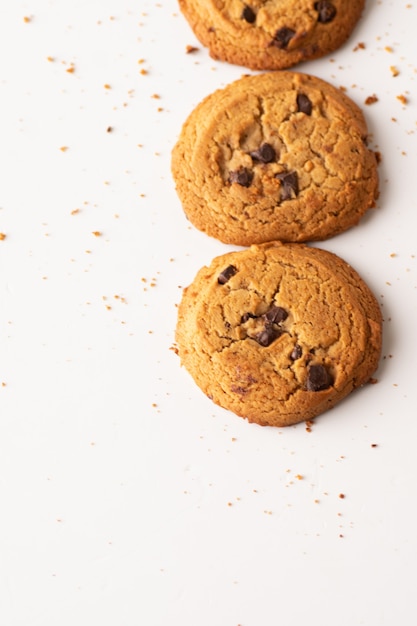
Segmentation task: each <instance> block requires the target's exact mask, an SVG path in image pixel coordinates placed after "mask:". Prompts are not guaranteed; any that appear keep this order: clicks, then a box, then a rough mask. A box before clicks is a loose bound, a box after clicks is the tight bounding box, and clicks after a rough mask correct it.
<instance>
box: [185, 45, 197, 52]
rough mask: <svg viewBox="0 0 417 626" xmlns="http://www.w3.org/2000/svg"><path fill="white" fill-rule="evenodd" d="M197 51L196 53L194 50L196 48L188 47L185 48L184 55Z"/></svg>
mask: <svg viewBox="0 0 417 626" xmlns="http://www.w3.org/2000/svg"><path fill="white" fill-rule="evenodd" d="M197 51H198V48H196V46H190V45H188V46H186V47H185V52H186V54H192V53H193V52H197Z"/></svg>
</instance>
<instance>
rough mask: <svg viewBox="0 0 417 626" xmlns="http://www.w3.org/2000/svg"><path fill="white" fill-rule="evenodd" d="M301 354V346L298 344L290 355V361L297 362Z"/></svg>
mask: <svg viewBox="0 0 417 626" xmlns="http://www.w3.org/2000/svg"><path fill="white" fill-rule="evenodd" d="M302 354H303V350H302V348H301V346H299V345H298V344H296V345H295V346H294V348H293V350H292V352H291V354H290V359H291V360H292V361H297V359H300V358H301V355H302Z"/></svg>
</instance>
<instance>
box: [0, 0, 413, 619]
mask: <svg viewBox="0 0 417 626" xmlns="http://www.w3.org/2000/svg"><path fill="white" fill-rule="evenodd" d="M24 18H27V19H26V20H25V19H24ZM416 18H417V4H416V3H415V2H414V1H413V0H412V2H410V5H407V2H406V0H401V1H399V0H391V1H389V0H380V1H375V0H368V2H367V3H366V10H365V12H364V14H363V17H362V19H361V22H360V24H359V25H358V27H357V28H356V30H355V32H354V33H353V34H352V37H351V38H350V40H349V41H348V42H347V43H346V45H344V46H343V47H342V48H341V49H340V50H339V51H337V52H335V53H334V54H332V55H329V56H327V57H325V58H323V59H320V60H317V61H314V62H310V63H305V64H303V65H302V66H298V67H297V69H298V70H300V71H304V72H307V73H311V74H315V75H317V76H319V77H321V78H324V79H326V80H328V81H330V82H332V83H333V84H335V85H337V86H343V87H345V88H346V89H347V93H348V95H349V96H350V97H351V98H352V99H353V100H354V101H355V102H357V103H358V104H359V105H360V106H363V110H364V112H365V115H366V119H367V122H368V125H369V130H370V135H371V147H372V148H374V149H375V150H378V151H380V153H381V155H382V162H381V165H380V167H379V172H380V178H381V183H380V191H381V193H380V197H379V200H378V207H377V208H376V209H375V210H371V211H370V212H369V213H368V214H367V216H366V217H365V218H364V219H363V220H362V222H361V223H360V225H359V226H357V227H356V228H354V229H352V230H350V231H348V232H346V233H344V234H343V235H340V236H338V237H335V238H334V239H330V240H328V241H327V242H325V243H323V244H320V245H321V247H323V248H326V249H328V250H331V251H333V252H335V253H336V254H339V255H340V256H341V257H343V258H344V259H345V260H346V261H348V262H350V263H351V264H352V265H353V266H354V267H355V268H356V269H357V270H358V271H359V272H360V274H361V275H362V276H363V278H364V279H365V280H366V281H367V282H368V284H369V285H370V287H371V288H372V289H373V291H374V292H375V294H376V296H377V298H378V300H379V302H380V303H381V306H382V310H383V314H384V320H385V323H384V346H383V355H382V359H381V364H380V368H379V370H378V372H377V373H376V377H377V378H378V383H377V384H376V385H368V386H366V387H365V388H363V389H362V390H360V391H358V392H355V393H354V394H352V395H351V396H350V397H349V398H348V399H346V400H345V401H344V402H343V403H341V404H340V405H339V406H338V407H336V408H335V409H333V410H332V411H330V412H328V413H327V414H325V415H323V416H322V417H320V418H318V419H316V420H315V423H314V425H313V428H312V432H307V430H306V427H305V424H300V425H297V426H296V427H291V428H288V429H271V428H262V427H259V426H256V425H250V424H248V423H247V422H246V421H245V420H243V419H241V418H238V417H236V416H235V415H233V414H231V413H229V412H227V411H224V410H222V409H220V408H218V407H216V406H215V405H213V404H212V403H211V402H210V400H208V399H207V398H206V397H205V396H204V395H203V394H202V393H201V392H200V390H199V389H198V388H197V387H196V386H195V385H194V383H193V381H192V380H191V378H190V377H189V375H188V374H187V372H186V371H185V370H184V369H182V368H180V365H179V360H178V357H177V356H176V354H175V352H174V350H173V349H172V348H173V345H174V331H175V323H176V305H177V304H178V302H179V299H180V296H181V288H182V287H184V286H185V285H187V284H188V283H189V282H191V280H192V278H193V277H194V275H195V273H196V272H197V270H198V269H199V268H200V267H201V266H202V265H204V264H208V263H209V262H210V261H211V259H212V258H213V257H214V256H216V255H218V254H222V253H223V252H225V251H226V250H227V249H232V248H228V247H227V246H224V245H223V244H221V243H220V242H217V241H216V240H214V239H211V238H209V237H207V236H206V235H204V234H203V233H200V232H199V231H197V230H196V229H195V228H194V227H192V226H191V225H190V223H188V222H187V220H186V219H185V217H184V215H183V212H182V209H181V206H180V203H179V201H178V198H177V196H176V193H175V188H174V184H173V180H172V177H171V173H170V153H171V150H172V147H173V145H174V143H175V141H176V140H177V138H178V134H179V131H180V128H181V124H182V123H183V121H185V118H186V117H187V116H188V114H189V113H190V112H191V110H192V109H193V107H194V106H195V105H196V104H197V103H198V102H199V101H200V100H201V99H202V98H203V97H204V96H206V95H208V94H209V93H211V92H212V91H213V90H215V89H217V88H219V87H222V86H225V85H226V84H228V83H229V82H231V81H233V80H235V79H237V78H239V77H240V76H241V75H242V74H243V73H249V72H248V70H245V68H240V67H237V66H231V65H227V64H225V63H221V62H216V61H213V60H212V59H210V57H209V55H208V53H207V50H205V49H204V48H203V47H202V46H201V45H200V44H199V43H198V42H197V40H196V39H195V37H194V35H193V34H192V32H191V30H190V28H189V26H188V24H187V23H186V21H185V19H184V18H183V17H182V15H181V14H180V13H179V10H178V7H177V4H176V2H175V1H174V0H161V1H160V2H154V1H150V0H136V1H135V2H133V0H66V1H65V0H14V1H13V2H6V0H1V2H0V232H1V233H3V234H4V235H6V237H5V238H4V239H3V240H1V241H0V263H1V267H0V314H1V322H0V332H1V339H0V342H1V343H0V384H1V386H0V624H1V625H2V626H3V625H4V626H56V625H59V626H75V625H77V626H91V625H100V626H170V625H173V626H238V625H240V626H277V625H278V624H283V625H285V626H305V625H306V624H309V625H313V626H316V625H317V626H335V625H337V626H356V625H365V626H385V625H386V626H392V625H393V624H400V625H401V626H408V625H412V624H413V625H414V624H415V623H416V620H417V606H416V598H415V595H416V594H415V588H416V578H417V575H416V562H417V532H416V526H417V508H416V503H417V498H416V495H417V489H416V481H417V453H416V442H417V382H416V373H417V293H416V286H417V258H416V255H417V244H416V239H417V217H416V212H417V183H416V180H417V177H416V173H415V172H416V160H417V159H416V157H417V150H416V148H417V141H416V130H417V126H416V123H417V107H416V93H415V92H416V90H415V87H416V59H417V44H416V41H417V40H416V37H415V24H416V23H417V22H416ZM359 43H362V44H364V46H362V47H359V48H358V44H359ZM187 45H194V46H197V47H198V51H196V52H194V53H191V54H187V53H186V46H187ZM391 66H395V67H396V68H397V69H398V71H399V74H398V76H396V77H394V76H393V72H392V70H391V69H390V68H391ZM68 70H70V71H68ZM373 95H376V96H377V98H378V101H377V102H376V103H375V104H373V105H371V106H369V105H368V106H366V105H365V104H364V102H365V99H366V98H367V97H368V96H373ZM401 95H403V96H405V97H406V98H407V103H406V104H404V103H402V102H401V101H400V100H399V99H398V98H397V96H401ZM109 128H110V129H111V130H109ZM63 148H66V149H65V150H64V149H63ZM94 233H96V234H94ZM340 494H344V495H345V497H344V498H343V499H342V498H340V497H339V496H340Z"/></svg>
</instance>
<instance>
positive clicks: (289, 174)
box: [171, 71, 378, 246]
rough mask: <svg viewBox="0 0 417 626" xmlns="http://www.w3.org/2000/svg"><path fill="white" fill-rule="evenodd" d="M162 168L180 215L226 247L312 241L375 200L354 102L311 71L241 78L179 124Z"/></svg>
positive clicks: (371, 158) (372, 163)
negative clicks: (167, 167) (166, 168)
mask: <svg viewBox="0 0 417 626" xmlns="http://www.w3.org/2000/svg"><path fill="white" fill-rule="evenodd" d="M171 163H172V175H173V178H174V181H175V184H176V190H177V193H178V196H179V198H180V200H181V203H182V206H183V208H184V211H185V214H186V216H187V217H188V219H189V220H190V221H191V222H192V223H193V224H194V226H196V227H197V228H198V229H200V230H202V231H204V232H205V233H207V234H208V235H210V236H212V237H215V238H217V239H219V240H220V241H223V242H224V243H230V244H235V245H241V246H246V245H251V244H253V243H262V242H267V241H273V240H276V239H278V240H280V241H287V242H305V241H319V240H324V239H327V238H328V237H331V236H333V235H336V234H338V233H340V232H342V231H344V230H347V229H348V228H350V227H351V226H353V225H355V224H357V223H358V221H359V220H360V218H361V217H362V216H363V214H364V213H365V212H366V211H367V209H369V208H370V207H373V206H375V200H376V196H377V189H378V172H377V158H376V154H375V153H374V152H373V151H372V150H370V149H369V148H368V147H367V126H366V122H365V118H364V115H363V113H362V111H361V109H360V108H359V107H358V106H357V105H356V104H355V103H354V102H353V101H352V100H351V99H350V98H349V97H348V96H346V94H345V93H343V91H341V90H340V89H337V88H336V87H334V86H332V85H330V84H329V83H328V82H326V81H323V80H321V79H319V78H317V77H315V76H310V75H307V74H301V73H295V72H288V71H281V72H269V73H264V74H258V75H252V76H244V77H242V78H240V79H238V80H236V81H234V82H233V83H230V84H229V85H227V86H226V87H225V88H223V89H219V90H217V91H215V92H214V93H212V94H210V95H209V96H207V97H206V98H205V99H204V100H203V101H202V102H200V104H198V105H197V106H196V107H195V109H194V110H193V111H192V112H191V114H190V115H189V117H188V119H187V120H186V121H185V123H184V124H183V127H182V129H181V131H180V134H179V137H178V141H177V143H176V145H175V146H174V148H173V151H172V161H171Z"/></svg>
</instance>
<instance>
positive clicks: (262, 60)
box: [179, 0, 365, 70]
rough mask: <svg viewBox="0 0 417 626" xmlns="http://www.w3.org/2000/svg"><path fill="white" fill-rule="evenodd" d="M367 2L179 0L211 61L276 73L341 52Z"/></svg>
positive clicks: (336, 0)
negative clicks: (334, 52) (276, 71)
mask: <svg viewBox="0 0 417 626" xmlns="http://www.w3.org/2000/svg"><path fill="white" fill-rule="evenodd" d="M364 5H365V0H331V1H329V0H318V1H317V0H247V1H245V0H179V6H180V9H181V11H182V13H183V14H184V16H185V18H186V19H187V21H188V22H189V24H190V26H191V28H192V30H193V31H194V34H195V35H196V37H197V38H198V39H199V40H200V42H201V43H202V44H203V45H204V46H206V47H207V48H208V49H209V53H210V55H211V57H212V58H214V59H218V60H221V61H227V62H229V63H233V64H236V65H242V66H244V67H249V68H251V69H255V70H278V69H284V68H288V67H291V66H293V65H295V64H296V63H300V62H302V61H307V60H310V59H315V58H318V57H322V56H324V55H325V54H328V53H330V52H332V51H334V50H336V49H337V48H339V47H340V46H341V45H342V44H343V43H344V42H345V41H346V40H347V39H348V37H349V36H350V34H351V33H352V31H353V29H354V27H355V25H356V23H357V21H358V20H359V18H360V16H361V14H362V11H363V8H364Z"/></svg>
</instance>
